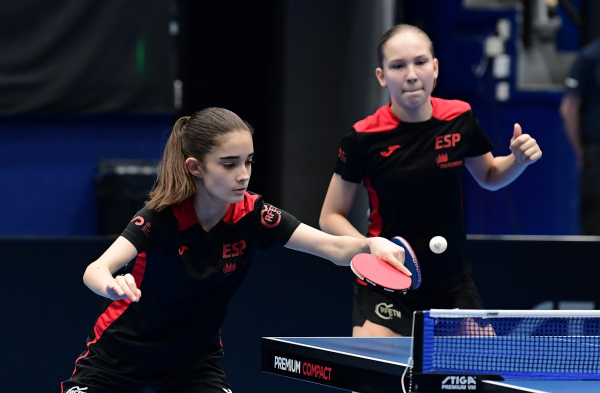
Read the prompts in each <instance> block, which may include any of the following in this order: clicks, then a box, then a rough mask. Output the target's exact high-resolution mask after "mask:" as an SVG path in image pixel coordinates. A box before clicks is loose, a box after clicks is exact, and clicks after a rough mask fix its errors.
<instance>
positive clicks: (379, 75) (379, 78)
mask: <svg viewBox="0 0 600 393" xmlns="http://www.w3.org/2000/svg"><path fill="white" fill-rule="evenodd" d="M375 76H376V77H377V81H379V84H380V85H381V87H387V81H386V80H385V75H384V74H383V70H382V69H381V68H379V67H377V68H376V69H375Z"/></svg>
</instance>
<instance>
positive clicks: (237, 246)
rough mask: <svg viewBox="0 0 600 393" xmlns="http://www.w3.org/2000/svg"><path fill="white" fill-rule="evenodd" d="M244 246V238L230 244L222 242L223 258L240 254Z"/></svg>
mask: <svg viewBox="0 0 600 393" xmlns="http://www.w3.org/2000/svg"><path fill="white" fill-rule="evenodd" d="M244 248H246V242H245V241H244V240H240V241H239V242H235V243H231V244H223V258H231V257H237V256H238V255H242V254H243V253H244Z"/></svg>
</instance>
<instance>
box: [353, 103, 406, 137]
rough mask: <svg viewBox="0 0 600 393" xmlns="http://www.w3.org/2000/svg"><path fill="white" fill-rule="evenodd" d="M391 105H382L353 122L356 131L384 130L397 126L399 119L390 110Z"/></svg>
mask: <svg viewBox="0 0 600 393" xmlns="http://www.w3.org/2000/svg"><path fill="white" fill-rule="evenodd" d="M391 105H392V104H388V105H385V106H382V107H381V108H379V109H377V112H375V113H374V114H372V115H371V116H368V117H367V118H365V119H363V120H361V121H359V122H357V123H356V124H354V129H355V130H356V132H385V131H391V130H393V129H394V128H396V127H398V124H400V119H398V117H397V116H396V115H395V114H394V112H392V109H391V108H390V106H391Z"/></svg>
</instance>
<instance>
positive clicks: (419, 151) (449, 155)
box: [335, 97, 493, 289]
mask: <svg viewBox="0 0 600 393" xmlns="http://www.w3.org/2000/svg"><path fill="white" fill-rule="evenodd" d="M431 103H432V105H433V116H432V118H431V119H429V120H427V121H424V122H419V123H406V122H402V121H400V119H399V118H398V117H397V116H396V115H395V114H394V113H393V112H392V110H391V105H390V104H388V105H386V106H384V107H382V108H380V109H379V110H377V112H375V114H373V115H371V116H369V117H367V118H366V119H364V120H361V121H359V122H358V123H356V124H355V125H354V127H353V128H352V130H351V131H350V133H349V134H347V135H346V136H345V137H344V138H343V139H342V147H341V149H340V151H339V154H338V160H337V164H336V167H335V173H337V174H339V175H341V177H342V179H343V180H346V181H349V182H353V183H359V182H361V181H362V182H363V184H364V186H365V188H366V189H367V191H368V194H369V203H370V208H371V209H370V216H369V220H370V225H369V229H368V236H370V237H371V236H382V237H386V238H388V239H389V238H392V237H394V236H402V237H404V238H405V239H406V240H407V241H408V242H409V243H410V244H411V246H412V247H413V249H414V251H415V253H416V255H417V258H419V262H420V265H421V268H422V274H423V285H422V288H424V289H426V288H431V289H433V288H436V287H437V288H440V287H445V286H450V285H452V284H453V283H455V282H457V281H460V280H465V279H466V278H467V276H468V275H469V274H470V268H469V265H468V263H467V262H466V261H465V258H464V248H465V244H466V235H465V229H464V224H463V217H462V176H463V172H464V166H465V164H464V159H465V157H476V156H480V155H482V154H485V153H488V152H489V151H491V150H492V147H493V146H492V144H491V142H490V141H489V140H488V138H487V137H486V136H485V134H484V133H483V131H482V130H481V127H480V126H479V123H478V121H477V119H476V118H475V116H474V114H473V112H472V111H471V107H470V106H469V104H467V103H465V102H462V101H457V100H451V101H450V100H442V99H439V98H433V97H432V98H431ZM434 236H443V237H444V238H446V240H447V241H448V248H447V250H446V251H445V252H444V253H442V254H434V253H433V252H432V251H431V250H430V249H429V241H430V240H431V238H432V237H434Z"/></svg>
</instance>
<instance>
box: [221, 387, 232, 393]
mask: <svg viewBox="0 0 600 393" xmlns="http://www.w3.org/2000/svg"><path fill="white" fill-rule="evenodd" d="M223 390H224V391H225V393H233V390H231V389H225V388H223Z"/></svg>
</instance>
